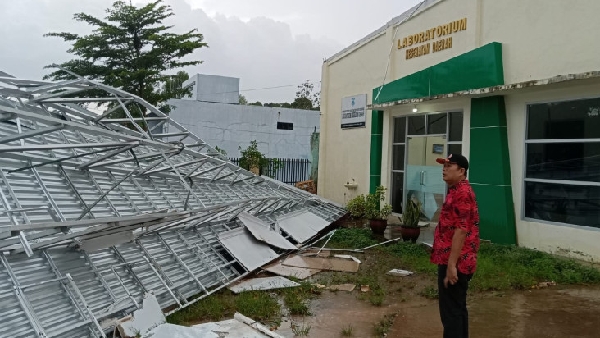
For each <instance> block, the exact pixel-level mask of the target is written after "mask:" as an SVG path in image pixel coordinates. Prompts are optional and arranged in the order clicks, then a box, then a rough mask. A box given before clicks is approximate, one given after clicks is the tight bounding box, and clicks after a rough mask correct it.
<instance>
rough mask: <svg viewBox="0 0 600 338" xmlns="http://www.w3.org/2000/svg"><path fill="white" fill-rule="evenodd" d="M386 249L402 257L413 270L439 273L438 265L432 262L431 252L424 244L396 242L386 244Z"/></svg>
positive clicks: (405, 263) (403, 261)
mask: <svg viewBox="0 0 600 338" xmlns="http://www.w3.org/2000/svg"><path fill="white" fill-rule="evenodd" d="M384 250H385V251H387V252H389V253H391V254H393V255H395V256H398V257H400V259H401V261H402V263H403V264H404V265H406V267H407V268H408V269H409V270H411V271H415V272H420V273H428V274H433V275H435V274H437V266H436V265H434V264H431V261H430V260H429V253H428V252H427V250H425V248H424V247H423V246H422V245H418V244H412V243H409V242H396V243H394V244H391V245H389V246H386V247H385V248H384Z"/></svg>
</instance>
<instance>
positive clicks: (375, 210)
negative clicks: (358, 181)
mask: <svg viewBox="0 0 600 338" xmlns="http://www.w3.org/2000/svg"><path fill="white" fill-rule="evenodd" d="M385 191H386V188H385V187H383V186H378V187H377V189H376V190H375V193H372V194H368V195H367V197H366V198H365V217H366V218H368V219H380V220H384V219H387V218H388V216H389V215H390V214H391V213H392V206H391V205H390V204H388V203H384V204H383V207H382V206H381V202H383V201H384V200H385Z"/></svg>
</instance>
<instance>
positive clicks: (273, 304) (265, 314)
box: [167, 290, 281, 325]
mask: <svg viewBox="0 0 600 338" xmlns="http://www.w3.org/2000/svg"><path fill="white" fill-rule="evenodd" d="M235 312H240V313H243V314H244V315H245V316H248V317H250V318H252V319H255V320H258V321H261V322H278V321H279V320H280V319H281V308H280V306H279V304H278V303H277V299H275V298H274V297H273V296H271V295H270V294H269V293H267V292H261V291H248V292H242V293H241V294H239V295H235V294H233V292H231V291H229V290H223V291H220V292H218V293H216V294H214V295H211V296H209V297H206V298H203V299H201V300H199V301H198V302H197V303H194V304H192V305H191V306H189V307H187V308H185V309H183V310H181V311H178V312H176V313H174V314H172V315H170V316H168V317H167V322H169V323H171V324H177V325H190V324H194V323H199V322H203V321H219V320H223V319H225V318H231V317H233V315H234V313H235Z"/></svg>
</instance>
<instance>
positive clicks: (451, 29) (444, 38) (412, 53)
mask: <svg viewBox="0 0 600 338" xmlns="http://www.w3.org/2000/svg"><path fill="white" fill-rule="evenodd" d="M465 30H467V18H464V19H461V20H456V21H452V22H450V23H447V24H445V25H439V26H437V27H432V28H431V29H427V30H425V31H422V32H419V33H416V34H411V35H408V36H406V37H404V38H400V39H398V49H405V50H406V59H407V60H409V59H413V58H416V57H420V56H423V55H427V54H431V53H437V52H440V51H443V50H446V49H450V48H452V36H450V35H452V34H456V33H458V32H462V31H465ZM434 40H435V41H434ZM430 41H432V42H430Z"/></svg>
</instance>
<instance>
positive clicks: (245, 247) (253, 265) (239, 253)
mask: <svg viewBox="0 0 600 338" xmlns="http://www.w3.org/2000/svg"><path fill="white" fill-rule="evenodd" d="M219 240H220V241H221V243H223V245H224V246H225V248H227V250H228V251H229V252H230V253H231V254H232V255H233V256H234V257H235V258H236V259H237V260H238V261H239V262H240V263H241V264H242V265H243V266H244V267H245V268H246V269H247V270H248V271H253V270H256V269H257V268H259V267H261V266H263V265H265V264H267V263H269V262H271V261H272V260H274V259H276V258H277V257H279V255H278V254H277V253H276V252H275V251H273V250H272V249H271V248H270V247H269V246H268V245H267V244H265V243H262V242H259V241H258V240H256V238H254V237H253V236H252V235H251V234H249V233H248V231H246V230H245V229H242V228H240V229H235V230H231V231H227V232H223V233H221V234H219Z"/></svg>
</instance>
